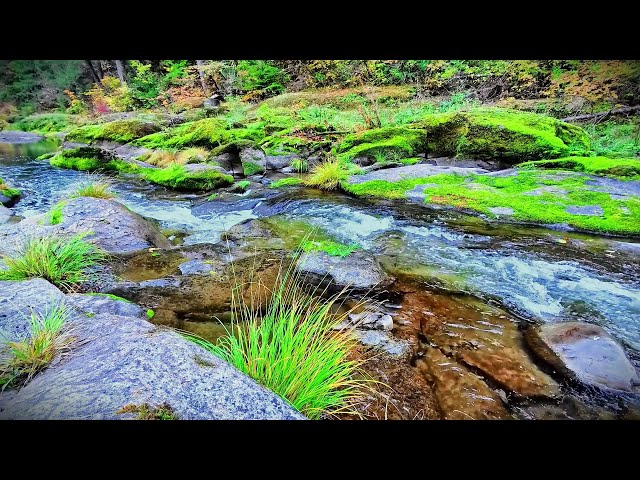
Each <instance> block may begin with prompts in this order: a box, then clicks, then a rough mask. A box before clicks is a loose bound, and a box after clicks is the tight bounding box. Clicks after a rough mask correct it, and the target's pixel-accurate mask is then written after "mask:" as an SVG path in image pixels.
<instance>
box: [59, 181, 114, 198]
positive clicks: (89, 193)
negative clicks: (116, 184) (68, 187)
mask: <svg viewBox="0 0 640 480" xmlns="http://www.w3.org/2000/svg"><path fill="white" fill-rule="evenodd" d="M112 187H113V182H112V181H111V180H110V179H109V178H107V177H96V178H95V179H91V180H89V181H87V182H84V183H82V184H81V185H79V186H78V188H77V189H76V190H74V191H73V192H72V193H71V195H70V198H77V197H93V198H106V199H109V198H115V196H116V194H115V193H114V192H113V191H112V190H111V188H112Z"/></svg>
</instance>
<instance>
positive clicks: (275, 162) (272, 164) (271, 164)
mask: <svg viewBox="0 0 640 480" xmlns="http://www.w3.org/2000/svg"><path fill="white" fill-rule="evenodd" d="M295 158H300V155H296V154H291V155H269V156H267V157H266V159H265V161H266V167H267V170H280V169H281V168H285V167H288V166H289V164H290V163H291V161H292V160H293V159H295Z"/></svg>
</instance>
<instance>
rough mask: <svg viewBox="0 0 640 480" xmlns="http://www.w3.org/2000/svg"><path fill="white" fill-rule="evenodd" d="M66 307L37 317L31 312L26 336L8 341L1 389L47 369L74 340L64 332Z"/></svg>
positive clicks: (2, 367)
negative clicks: (29, 329) (29, 326)
mask: <svg viewBox="0 0 640 480" xmlns="http://www.w3.org/2000/svg"><path fill="white" fill-rule="evenodd" d="M68 315H69V308H68V307H67V306H66V305H65V304H59V305H56V306H54V307H52V308H49V309H47V310H46V311H45V313H44V314H36V313H34V312H33V311H31V331H30V335H29V337H27V338H25V339H23V340H19V341H15V342H7V343H6V349H7V350H8V354H7V355H6V358H5V359H4V361H3V362H2V364H1V365H0V386H1V388H2V389H4V388H6V387H15V386H20V385H22V384H24V383H26V382H28V381H29V380H31V379H32V378H33V376H34V375H36V374H37V373H38V372H39V371H41V370H42V369H44V368H46V367H47V366H48V365H49V364H50V363H51V361H52V360H53V359H54V358H55V356H56V355H57V354H58V353H61V352H64V351H65V350H67V349H68V348H69V345H70V343H71V341H72V340H73V338H72V337H71V336H70V335H69V330H66V331H65V329H64V327H65V325H64V324H65V321H66V319H67V317H68Z"/></svg>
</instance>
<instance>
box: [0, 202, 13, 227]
mask: <svg viewBox="0 0 640 480" xmlns="http://www.w3.org/2000/svg"><path fill="white" fill-rule="evenodd" d="M12 216H13V212H12V211H11V210H9V209H8V208H7V207H5V206H4V205H2V204H0V225H2V224H3V223H7V222H8V221H9V219H10V218H11V217H12Z"/></svg>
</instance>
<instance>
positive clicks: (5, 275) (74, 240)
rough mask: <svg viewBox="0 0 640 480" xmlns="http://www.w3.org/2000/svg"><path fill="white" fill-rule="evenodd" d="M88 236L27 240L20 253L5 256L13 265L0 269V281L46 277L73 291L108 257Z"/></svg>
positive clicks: (6, 261) (7, 262) (8, 264)
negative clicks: (13, 255) (88, 239)
mask: <svg viewBox="0 0 640 480" xmlns="http://www.w3.org/2000/svg"><path fill="white" fill-rule="evenodd" d="M87 235H89V233H80V234H78V235H75V236H73V237H71V238H69V239H66V238H60V237H53V236H45V237H38V238H31V239H29V240H27V241H26V243H25V244H24V245H23V247H22V249H21V251H20V252H19V254H18V255H17V256H15V257H12V258H11V257H8V258H5V263H6V264H7V267H9V268H8V269H7V270H1V271H0V280H25V279H27V278H44V279H45V280H48V281H49V282H51V283H53V284H54V285H55V286H57V287H59V288H62V289H63V290H66V291H73V290H74V289H76V288H77V287H78V286H79V285H81V284H82V283H84V282H86V281H87V280H89V279H91V278H92V276H93V275H92V273H91V269H93V268H94V267H96V266H97V265H98V264H99V263H100V262H102V261H103V260H104V259H105V257H106V254H105V253H104V252H102V250H100V249H99V248H98V247H97V246H95V245H94V244H92V243H90V242H87V241H85V240H84V238H85V237H86V236H87Z"/></svg>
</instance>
